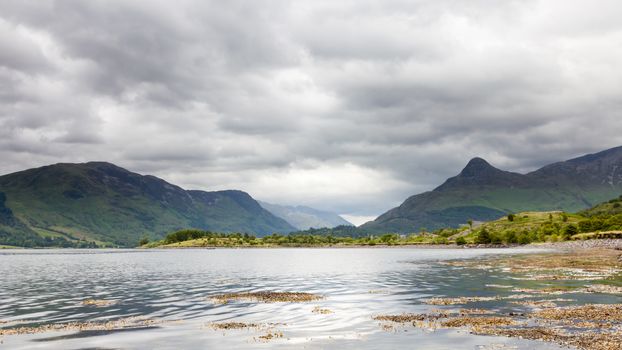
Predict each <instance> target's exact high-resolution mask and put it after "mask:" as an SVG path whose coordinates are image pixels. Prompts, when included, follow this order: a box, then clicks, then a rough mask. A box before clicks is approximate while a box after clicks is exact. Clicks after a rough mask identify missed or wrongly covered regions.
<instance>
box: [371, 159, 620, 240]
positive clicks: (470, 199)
mask: <svg viewBox="0 0 622 350" xmlns="http://www.w3.org/2000/svg"><path fill="white" fill-rule="evenodd" d="M620 193H622V147H616V148H612V149H609V150H606V151H602V152H599V153H596V154H589V155H586V156H582V157H579V158H575V159H571V160H568V161H564V162H557V163H553V164H551V165H547V166H545V167H543V168H541V169H539V170H536V171H534V172H531V173H528V174H518V173H512V172H508V171H503V170H499V169H497V168H495V167H493V166H492V165H490V164H489V163H488V162H486V161H485V160H483V159H481V158H474V159H472V160H471V161H469V163H468V164H467V165H466V167H465V168H464V169H463V170H462V172H460V174H458V175H457V176H455V177H452V178H450V179H448V180H447V181H445V183H443V184H442V185H440V186H439V187H437V188H436V189H434V190H433V191H429V192H424V193H421V194H418V195H415V196H412V197H410V198H408V199H406V201H405V202H404V203H402V204H401V205H400V206H399V207H397V208H394V209H391V210H389V211H388V212H386V213H384V214H383V215H381V216H379V217H378V218H377V219H376V220H374V221H370V222H368V223H365V224H364V225H362V227H361V228H362V229H363V230H365V231H366V232H373V233H380V232H401V233H407V232H415V231H419V230H420V229H421V228H427V229H429V230H434V229H438V228H442V227H447V226H457V225H460V224H463V223H465V222H466V221H467V220H469V219H472V220H479V221H488V220H493V219H496V218H498V217H500V216H502V215H504V214H505V213H510V212H521V211H547V210H564V211H568V212H575V211H579V210H581V209H585V208H589V207H591V206H593V205H595V204H597V203H600V202H603V201H606V200H608V199H610V198H612V197H616V196H617V195H619V194H620Z"/></svg>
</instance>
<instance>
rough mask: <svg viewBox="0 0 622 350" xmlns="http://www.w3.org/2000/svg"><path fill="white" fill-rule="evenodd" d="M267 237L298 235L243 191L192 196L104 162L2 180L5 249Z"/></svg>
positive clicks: (0, 222) (0, 225) (0, 235)
mask: <svg viewBox="0 0 622 350" xmlns="http://www.w3.org/2000/svg"><path fill="white" fill-rule="evenodd" d="M183 228H199V229H205V230H211V231H216V232H246V233H252V234H256V235H266V234H271V233H273V232H280V233H286V232H290V231H293V230H295V228H294V227H292V226H291V225H289V224H288V223H287V222H285V220H283V219H281V218H278V217H276V216H274V215H272V214H271V213H270V212H269V211H267V210H265V209H263V208H262V207H261V206H260V205H259V203H257V202H256V201H255V200H254V199H253V198H252V197H251V196H249V195H248V194H247V193H244V192H241V191H217V192H205V191H186V190H184V189H182V188H181V187H178V186H175V185H172V184H170V183H168V182H166V181H164V180H162V179H159V178H157V177H155V176H150V175H146V176H144V175H140V174H136V173H133V172H130V171H127V170H125V169H123V168H120V167H118V166H116V165H113V164H110V163H104V162H90V163H83V164H55V165H49V166H44V167H41V168H36V169H30V170H25V171H21V172H17V173H13V174H9V175H4V176H0V244H13V245H34V246H38V245H51V244H50V241H52V240H66V241H69V242H80V241H81V242H82V243H84V242H95V243H97V244H100V245H105V244H110V245H121V246H133V245H135V244H136V243H137V242H138V240H139V239H140V237H142V236H148V237H151V238H153V239H155V238H161V237H163V235H164V234H166V233H168V232H171V231H175V230H179V229H183Z"/></svg>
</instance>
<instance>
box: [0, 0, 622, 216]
mask: <svg viewBox="0 0 622 350" xmlns="http://www.w3.org/2000/svg"><path fill="white" fill-rule="evenodd" d="M620 18H622V4H620V2H619V1H615V0H610V1H607V0H602V1H598V2H597V3H594V2H593V1H587V0H585V1H580V0H564V1H562V0H560V1H548V0H547V1H544V0H542V1H536V0H521V1H518V0H516V1H504V2H498V1H493V0H476V1H469V2H465V1H460V0H430V1H428V0H419V1H387V0H382V1H369V0H356V1H354V0H353V1H338V2H336V1H319V0H314V1H293V2H292V1H235V0H233V1H225V2H223V1H183V0H182V1H175V2H171V1H153V0H149V1H132V2H129V1H110V0H109V1H39V0H30V1H29V0H19V1H17V0H16V1H3V2H1V3H0V157H2V160H3V161H2V163H0V173H8V172H12V171H17V170H22V169H25V168H29V167H33V166H40V165H45V164H49V163H56V162H80V161H88V160H107V161H111V162H114V163H117V164H119V165H121V166H124V167H126V168H128V169H130V170H134V171H138V172H142V173H150V174H154V175H158V176H160V177H163V178H165V179H166V180H168V181H171V182H174V183H177V184H180V185H182V186H184V187H186V188H200V189H206V190H216V189H227V188H237V189H242V190H246V191H248V192H250V193H251V194H252V195H254V196H255V197H256V198H260V199H263V200H266V201H272V202H277V203H283V204H304V205H310V206H314V207H317V208H320V209H326V210H333V211H336V212H338V213H343V214H349V215H352V216H351V217H356V216H370V215H377V214H380V213H381V212H382V211H384V210H386V209H389V208H390V207H392V206H395V205H397V204H399V203H400V202H401V201H402V200H403V199H405V198H406V197H408V196H409V195H412V194H414V193H417V192H420V191H424V190H428V189H431V188H433V187H435V186H436V185H438V184H440V183H441V182H442V181H443V180H444V179H445V178H447V177H448V176H452V175H454V174H455V173H457V172H458V171H459V170H460V169H461V167H462V166H463V165H464V164H466V162H467V161H468V159H469V158H471V157H474V156H482V157H484V158H486V159H488V160H489V161H491V162H492V163H493V164H494V165H496V166H498V167H501V168H505V169H510V170H515V171H527V170H531V169H534V168H536V167H538V166H541V165H544V164H546V163H548V162H551V161H556V160H561V159H566V158H570V157H573V156H576V155H580V154H583V153H587V152H592V151H598V150H601V149H605V148H608V147H613V146H618V145H621V144H622V133H620V130H622V112H621V111H622V108H621V107H622V69H620V68H619V67H620V65H619V62H622V22H620V20H619V19H620Z"/></svg>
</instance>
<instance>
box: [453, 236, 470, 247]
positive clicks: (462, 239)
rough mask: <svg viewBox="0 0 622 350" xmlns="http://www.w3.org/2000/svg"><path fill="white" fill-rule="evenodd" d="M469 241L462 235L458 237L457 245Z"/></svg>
mask: <svg viewBox="0 0 622 350" xmlns="http://www.w3.org/2000/svg"><path fill="white" fill-rule="evenodd" d="M466 243H467V241H466V239H464V237H462V236H460V237H458V238H456V244H457V245H465V244H466Z"/></svg>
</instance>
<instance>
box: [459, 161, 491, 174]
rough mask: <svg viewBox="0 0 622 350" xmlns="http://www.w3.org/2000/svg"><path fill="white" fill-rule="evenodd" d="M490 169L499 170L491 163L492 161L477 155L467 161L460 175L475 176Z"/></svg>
mask: <svg viewBox="0 0 622 350" xmlns="http://www.w3.org/2000/svg"><path fill="white" fill-rule="evenodd" d="M490 171H498V169H497V168H495V167H493V166H492V165H490V163H488V162H487V161H486V160H484V159H483V158H479V157H475V158H473V159H471V160H470V161H469V162H468V163H467V165H466V166H465V167H464V169H462V171H461V172H460V176H464V177H475V176H478V175H481V174H485V173H488V172H490Z"/></svg>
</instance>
